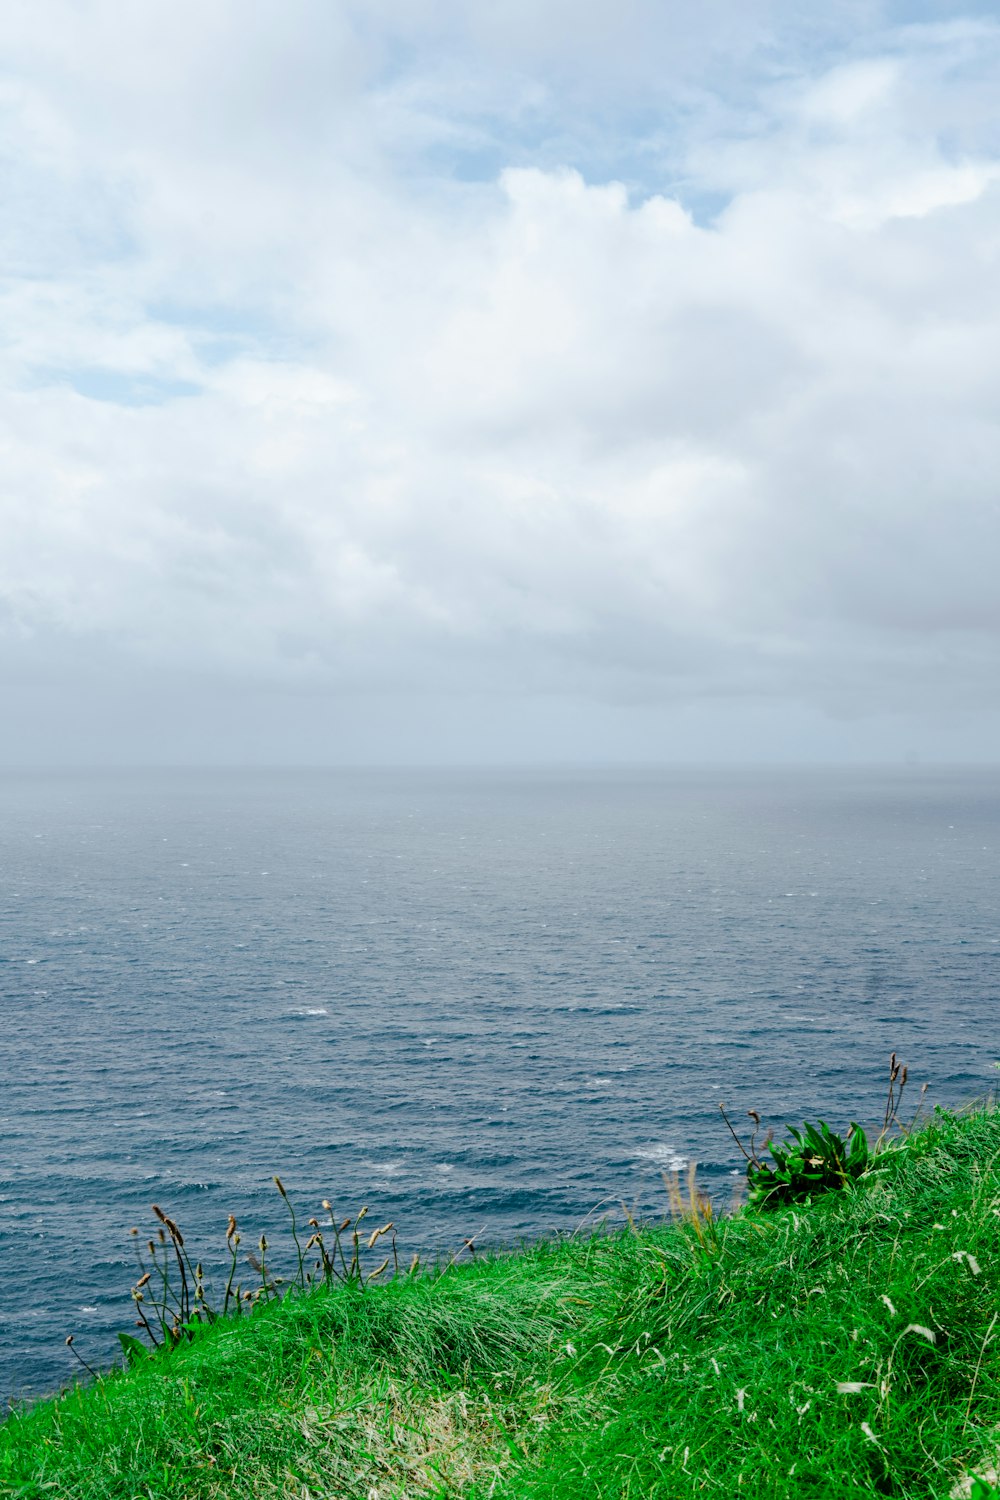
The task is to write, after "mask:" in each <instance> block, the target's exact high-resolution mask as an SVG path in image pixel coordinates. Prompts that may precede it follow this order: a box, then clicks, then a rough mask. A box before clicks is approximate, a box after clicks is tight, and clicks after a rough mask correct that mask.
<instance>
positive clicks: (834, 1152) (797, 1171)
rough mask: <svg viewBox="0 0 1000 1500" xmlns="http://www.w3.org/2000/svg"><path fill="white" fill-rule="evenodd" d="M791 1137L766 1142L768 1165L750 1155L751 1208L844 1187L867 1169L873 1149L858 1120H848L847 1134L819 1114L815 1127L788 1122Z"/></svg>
mask: <svg viewBox="0 0 1000 1500" xmlns="http://www.w3.org/2000/svg"><path fill="white" fill-rule="evenodd" d="M788 1130H789V1134H790V1135H791V1136H792V1140H791V1141H785V1142H784V1143H783V1144H782V1145H780V1146H776V1145H775V1144H774V1142H773V1141H771V1142H769V1143H768V1147H767V1149H768V1151H769V1152H770V1154H771V1157H772V1159H773V1163H774V1164H773V1166H772V1165H771V1164H770V1163H768V1162H762V1161H751V1162H750V1163H749V1165H748V1167H747V1183H748V1186H749V1190H750V1191H749V1201H750V1202H751V1203H752V1204H753V1205H754V1207H756V1208H771V1207H778V1206H779V1205H780V1204H783V1203H802V1202H807V1201H808V1200H809V1199H811V1198H813V1197H815V1196H816V1194H817V1193H828V1192H831V1191H836V1190H837V1189H839V1188H844V1187H846V1186H847V1184H848V1183H849V1182H851V1181H852V1180H854V1179H855V1178H858V1177H860V1176H861V1175H862V1173H864V1172H867V1171H868V1168H869V1166H870V1164H871V1160H872V1153H871V1150H870V1148H869V1145H868V1138H867V1136H866V1135H865V1133H864V1131H863V1130H862V1129H861V1127H860V1125H857V1124H855V1123H854V1122H853V1121H852V1122H851V1128H850V1130H849V1131H848V1133H847V1139H846V1140H845V1139H844V1138H843V1137H842V1136H839V1135H837V1134H836V1132H835V1131H833V1130H831V1129H830V1127H829V1125H827V1124H826V1122H825V1121H824V1120H820V1122H819V1129H817V1128H816V1126H815V1125H809V1124H808V1123H807V1124H805V1125H803V1127H802V1129H801V1130H796V1129H794V1127H792V1126H789V1127H788Z"/></svg>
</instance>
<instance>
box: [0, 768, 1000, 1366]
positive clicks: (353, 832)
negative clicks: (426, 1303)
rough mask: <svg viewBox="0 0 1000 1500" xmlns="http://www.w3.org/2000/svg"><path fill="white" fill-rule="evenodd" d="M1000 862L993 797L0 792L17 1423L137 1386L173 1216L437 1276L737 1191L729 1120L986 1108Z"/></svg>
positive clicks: (326, 774) (115, 781)
mask: <svg viewBox="0 0 1000 1500" xmlns="http://www.w3.org/2000/svg"><path fill="white" fill-rule="evenodd" d="M998 851H1000V776H998V774H997V773H994V772H990V771H971V770H961V771H944V770H940V771H923V770H919V769H916V768H900V769H898V770H882V771H858V770H852V771H839V772H832V771H800V772H790V771H781V772H777V771H753V772H750V771H747V772H743V773H741V772H735V771H732V770H716V771H694V770H691V771H667V770H650V771H640V770H608V771H597V770H595V771H579V770H576V771H555V770H551V771H549V770H546V771H527V770H517V771H514V770H511V771H504V772H499V771H468V772H460V771H447V772H445V771H440V772H432V771H420V772H416V771H414V772H390V771H378V772H375V771H372V772H346V771H319V770H316V771H308V770H295V771H287V770H286V771H277V770H275V771H234V772H224V771H181V770H177V771H158V772H152V771H144V772H134V773H121V772H118V773H113V774H112V773H101V774H98V773H86V774H85V773H72V774H70V773H66V774H55V773H46V774H10V773H7V774H4V775H2V776H0V1006H2V1009H0V1018H2V1030H0V1048H2V1058H3V1071H2V1079H3V1088H2V1095H0V1119H2V1128H3V1152H2V1158H0V1257H2V1266H3V1274H2V1277H0V1392H2V1394H4V1395H10V1394H16V1395H20V1396H26V1395H30V1394H40V1393H43V1392H46V1391H49V1390H51V1389H53V1388H56V1387H58V1386H59V1385H61V1384H63V1383H65V1382H66V1381H67V1380H70V1379H72V1378H73V1375H74V1368H73V1363H72V1359H71V1356H70V1353H69V1351H68V1350H67V1349H66V1347H65V1344H64V1339H65V1337H66V1335H67V1334H68V1333H73V1334H74V1335H75V1340H76V1345H77V1347H78V1348H80V1349H81V1350H82V1351H83V1352H84V1353H85V1354H86V1356H87V1358H88V1359H89V1360H90V1361H91V1362H92V1363H95V1364H101V1363H107V1362H108V1361H110V1359H111V1358H112V1357H113V1355H114V1352H115V1350H116V1348H117V1345H116V1341H115V1333H116V1331H117V1330H118V1329H120V1328H127V1327H128V1326H129V1324H130V1321H131V1316H132V1309H131V1304H130V1301H129V1294H128V1289H129V1286H130V1284H131V1281H132V1280H133V1278H134V1263H133V1262H132V1261H131V1260H130V1259H129V1256H130V1245H129V1233H128V1232H129V1229H130V1227H131V1226H133V1225H138V1226H139V1227H140V1228H143V1229H144V1230H145V1229H146V1228H148V1227H149V1226H150V1224H151V1219H150V1214H149V1205H150V1204H151V1203H153V1202H156V1203H159V1204H161V1205H162V1206H163V1207H164V1208H165V1209H166V1210H167V1212H169V1213H171V1214H172V1215H173V1216H174V1217H175V1218H176V1219H177V1220H178V1221H179V1222H180V1224H181V1226H182V1228H184V1229H185V1230H186V1231H187V1233H188V1237H189V1240H191V1241H192V1242H193V1243H194V1244H195V1249H196V1253H197V1252H198V1251H203V1253H204V1255H205V1259H206V1261H207V1262H209V1261H211V1260H212V1259H213V1257H214V1256H217V1257H218V1260H219V1261H221V1252H222V1249H223V1237H224V1232H225V1223H226V1216H227V1214H228V1213H229V1212H230V1211H232V1212H233V1213H235V1214H236V1215H237V1217H238V1218H239V1219H240V1221H241V1224H242V1225H243V1226H244V1228H245V1231H246V1240H245V1242H246V1243H247V1244H249V1243H250V1242H251V1241H252V1240H253V1239H254V1238H255V1237H256V1235H257V1234H259V1232H260V1230H261V1229H262V1228H266V1229H267V1232H268V1234H269V1237H271V1238H272V1239H274V1241H275V1242H276V1243H277V1242H278V1241H280V1239H281V1224H282V1207H281V1203H280V1200H279V1199H278V1198H277V1195H276V1194H275V1191H274V1188H273V1186H272V1185H271V1174H272V1173H274V1172H279V1173H280V1174H281V1175H282V1177H283V1179H284V1182H285V1185H286V1187H287V1188H288V1191H289V1194H290V1196H291V1197H292V1199H293V1201H295V1202H296V1204H297V1205H298V1206H299V1207H300V1209H302V1210H304V1211H305V1215H306V1216H308V1214H309V1213H312V1212H314V1211H316V1210H317V1209H318V1207H319V1203H320V1201H321V1200H322V1199H323V1198H324V1197H328V1198H330V1199H331V1200H333V1201H334V1202H335V1203H336V1204H337V1205H338V1206H342V1207H343V1209H344V1212H345V1213H346V1212H347V1211H348V1210H350V1209H352V1208H357V1207H360V1206H361V1205H362V1204H365V1203H367V1204H370V1205H371V1213H372V1217H373V1218H375V1217H377V1218H378V1219H379V1221H380V1222H384V1220H385V1219H388V1218H392V1219H394V1220H395V1222H396V1224H397V1226H398V1228H399V1234H400V1242H401V1246H402V1247H403V1250H404V1252H405V1253H406V1254H407V1255H408V1254H409V1253H410V1252H412V1251H416V1250H419V1251H422V1252H425V1253H427V1252H430V1253H434V1252H442V1253H448V1252H450V1251H453V1250H455V1249H457V1248H458V1246H459V1245H460V1244H461V1241H462V1239H463V1237H465V1236H469V1235H478V1236H479V1239H480V1241H481V1242H487V1241H492V1242H494V1243H497V1242H507V1243H510V1242H514V1241H517V1240H518V1239H520V1238H523V1237H525V1236H534V1235H538V1234H543V1233H547V1232H550V1231H553V1230H560V1231H568V1230H572V1229H573V1228H575V1227H576V1226H577V1225H578V1224H579V1223H580V1222H581V1221H582V1220H583V1219H584V1218H585V1217H586V1216H587V1215H594V1216H595V1217H598V1218H599V1217H602V1216H604V1215H605V1214H611V1215H614V1214H616V1213H617V1214H619V1215H620V1213H621V1208H620V1205H621V1204H622V1203H623V1202H624V1203H627V1204H628V1205H629V1206H630V1207H633V1208H635V1209H637V1210H638V1211H639V1212H640V1213H644V1214H653V1215H662V1214H663V1213H664V1212H665V1211H666V1206H667V1204H666V1193H665V1190H664V1187H663V1183H662V1181H661V1175H660V1174H661V1173H662V1172H663V1171H664V1170H669V1169H670V1168H672V1167H675V1166H678V1165H680V1164H682V1163H684V1162H685V1161H688V1160H690V1159H692V1158H694V1159H696V1160H697V1161H698V1162H699V1163H700V1164H701V1165H700V1168H699V1174H700V1177H701V1179H702V1181H703V1182H705V1183H706V1185H708V1186H710V1187H712V1188H713V1189H715V1190H717V1191H719V1192H725V1191H726V1190H727V1188H728V1185H729V1183H730V1180H731V1177H732V1174H733V1173H734V1172H736V1171H737V1169H738V1167H739V1158H738V1153H737V1151H736V1147H735V1145H734V1144H733V1142H732V1140H731V1138H730V1137H729V1136H728V1135H727V1133H726V1130H725V1128H724V1126H723V1124H722V1121H721V1118H720V1115H719V1112H718V1107H717V1106H718V1104H719V1102H720V1101H724V1102H725V1103H726V1105H727V1106H728V1107H729V1109H730V1111H731V1112H732V1113H733V1114H734V1116H735V1117H738V1118H745V1112H746V1110H747V1109H748V1108H750V1107H755V1108H757V1109H759V1110H760V1111H761V1112H762V1113H764V1114H765V1116H766V1117H768V1118H769V1119H771V1120H772V1121H773V1122H775V1123H776V1124H777V1125H779V1126H780V1125H781V1124H782V1123H783V1122H784V1121H786V1120H789V1121H791V1122H793V1123H794V1122H797V1121H800V1120H801V1119H802V1118H803V1117H812V1118H815V1117H816V1116H817V1115H822V1116H823V1117H824V1118H826V1119H828V1120H829V1121H830V1123H831V1124H834V1125H837V1126H843V1125H845V1124H846V1123H847V1121H848V1120H849V1119H850V1118H851V1117H857V1118H860V1119H862V1120H864V1121H872V1120H877V1119H878V1118H879V1117H880V1115H881V1108H882V1098H883V1095H884V1075H885V1067H886V1062H887V1058H888V1054H889V1052H890V1050H892V1049H895V1050H896V1051H897V1052H899V1053H900V1055H901V1056H902V1057H903V1058H904V1059H906V1060H907V1061H908V1063H909V1065H910V1069H911V1072H912V1074H913V1076H914V1078H915V1079H916V1080H917V1081H918V1082H919V1081H921V1080H926V1081H927V1082H928V1083H929V1084H930V1086H931V1092H930V1095H929V1098H930V1099H931V1100H932V1101H934V1100H936V1101H938V1102H942V1103H958V1102H961V1101H963V1100H965V1099H967V1098H969V1097H971V1096H973V1095H975V1094H977V1093H983V1092H984V1091H986V1090H987V1089H988V1088H990V1087H991V1086H992V1083H993V1081H994V1079H995V1078H996V1074H995V1071H994V1061H995V1059H996V1058H997V1057H998V1056H1000V1037H998V1026H997V1013H998V1012H997V996H998V984H1000V964H998V961H1000V862H998ZM914 1102H915V1101H914Z"/></svg>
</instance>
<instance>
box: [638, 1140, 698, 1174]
mask: <svg viewBox="0 0 1000 1500" xmlns="http://www.w3.org/2000/svg"><path fill="white" fill-rule="evenodd" d="M635 1155H636V1157H637V1158H638V1160H639V1161H650V1162H652V1163H653V1165H654V1166H656V1167H659V1168H660V1170H661V1171H662V1172H682V1171H683V1170H684V1168H685V1167H686V1166H687V1164H688V1159H687V1157H686V1156H682V1155H681V1153H680V1152H679V1151H678V1150H676V1149H675V1147H673V1146H671V1145H670V1143H669V1142H668V1141H653V1142H652V1143H651V1144H650V1145H648V1146H640V1147H639V1149H638V1150H637V1151H636V1153H635Z"/></svg>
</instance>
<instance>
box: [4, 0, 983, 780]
mask: <svg viewBox="0 0 1000 1500" xmlns="http://www.w3.org/2000/svg"><path fill="white" fill-rule="evenodd" d="M998 97H1000V16H998V15H997V12H996V10H995V7H994V6H993V5H992V4H989V5H987V4H976V3H971V0H970V3H969V4H967V5H957V4H952V3H945V0H922V3H921V0H909V3H903V0H895V3H893V0H830V3H828V4H827V5H824V6H817V7H810V6H803V5H801V4H800V3H799V0H793V3H789V0H573V3H570V0H499V3H498V0H363V3H360V0H359V3H354V0H261V3H259V4H254V5H252V6H248V5H246V4H245V3H243V0H169V3H164V0H143V3H142V4H141V5H135V4H133V3H131V0H5V4H4V6H3V9H2V12H0V174H2V203H3V212H2V215H0V694H2V697H0V703H2V704H3V709H2V716H0V764H4V765H8V766H11V765H26V764H27V765H30V764H59V763H64V762H72V763H86V764H108V765H115V764H121V763H157V764H163V763H167V764H170V763H181V764H187V763H195V764H198V763H205V764H230V763H240V764H243V763H247V764H260V763H263V764H272V763H290V764H344V763H349V764H407V763H417V764H424V763H455V762H472V763H476V762H482V763H494V762H514V763H530V762H534V761H539V762H553V761H554V762H560V761H582V762H602V761H612V762H618V761H624V762H672V761H709V762H715V761H723V762H727V761H736V760H745V761H764V762H775V763H782V762H795V761H819V762H824V761H833V762H849V763H863V762H872V761H879V762H886V761H888V762H902V763H911V764H912V763H914V762H916V763H924V762H934V761H972V762H996V761H1000V695H998V687H1000V583H998V572H1000V568H998V564H1000V114H998V113H997V110H996V99H997V98H998Z"/></svg>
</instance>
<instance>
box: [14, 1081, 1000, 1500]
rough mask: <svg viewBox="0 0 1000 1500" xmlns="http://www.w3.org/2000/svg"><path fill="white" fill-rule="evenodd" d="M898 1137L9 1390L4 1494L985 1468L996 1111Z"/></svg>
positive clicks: (860, 1477) (837, 1475)
mask: <svg viewBox="0 0 1000 1500" xmlns="http://www.w3.org/2000/svg"><path fill="white" fill-rule="evenodd" d="M879 1163H880V1165H879V1168H878V1170H877V1171H875V1172H874V1173H870V1174H867V1175H865V1176H863V1177H861V1178H860V1179H859V1181H858V1182H857V1183H856V1184H854V1185H852V1186H849V1187H848V1188H845V1189H844V1190H843V1191H839V1192H830V1193H826V1194H824V1195H823V1196H822V1197H820V1198H818V1199H816V1200H815V1201H814V1202H813V1203H812V1204H811V1205H801V1204H798V1205H796V1204H793V1205H790V1206H788V1207H784V1208H780V1209H771V1210H768V1211H758V1210H754V1209H750V1208H746V1209H743V1210H741V1211H740V1212H738V1213H736V1214H735V1215H733V1216H732V1217H730V1218H726V1219H722V1220H720V1221H718V1222H713V1221H711V1219H710V1218H707V1217H706V1216H705V1214H704V1212H699V1211H698V1209H697V1203H696V1202H695V1203H694V1204H693V1205H692V1204H689V1212H688V1215H687V1218H686V1220H685V1221H683V1222H677V1223H673V1224H671V1225H668V1226H666V1227H656V1228H648V1227H637V1228H635V1229H634V1230H626V1231H622V1232H618V1233H614V1234H605V1235H594V1236H591V1237H588V1238H586V1239H581V1238H572V1239H564V1240H559V1241H555V1242H550V1243H541V1244H538V1245H535V1246H533V1247H531V1248H529V1249H527V1250H524V1251H520V1252H517V1253H513V1254H510V1255H505V1256H498V1257H494V1258H490V1259H486V1260H479V1261H475V1262H473V1263H470V1264H464V1265H455V1266H452V1267H450V1268H448V1269H447V1270H445V1271H443V1272H439V1273H430V1274H416V1275H412V1276H407V1275H400V1276H398V1277H396V1278H395V1279H393V1280H391V1281H389V1282H387V1283H386V1284H384V1285H382V1284H380V1283H372V1284H370V1285H368V1286H367V1287H364V1288H362V1287H360V1286H358V1285H357V1284H352V1285H338V1286H334V1287H333V1288H330V1289H326V1288H323V1289H320V1290H317V1291H314V1292H311V1293H309V1294H307V1295H296V1296H287V1297H285V1298H283V1299H281V1300H278V1299H274V1300H272V1301H271V1302H270V1303H269V1304H268V1305H264V1304H263V1303H260V1304H258V1306H257V1307H256V1308H255V1310H254V1311H253V1313H252V1315H251V1316H246V1317H241V1318H232V1317H230V1318H227V1319H225V1320H219V1321H216V1322H215V1323H214V1324H212V1326H210V1327H205V1328H204V1329H199V1330H198V1331H197V1332H196V1336H195V1337H194V1338H192V1339H191V1340H190V1341H185V1342H183V1343H181V1344H180V1345H179V1346H178V1347H177V1348H176V1349H174V1350H173V1351H171V1352H170V1353H169V1354H167V1353H161V1354H160V1355H158V1356H156V1357H154V1358H148V1359H146V1358H139V1357H138V1356H137V1353H136V1351H133V1352H134V1353H136V1358H135V1359H134V1361H133V1364H132V1367H131V1368H129V1369H128V1370H125V1371H119V1372H113V1373H111V1374H108V1375H106V1376H104V1377H102V1378H100V1379H98V1380H96V1381H94V1382H93V1383H91V1384H89V1385H86V1386H80V1387H79V1388H77V1389H74V1390H71V1391H68V1392H67V1393H65V1394H64V1395H62V1396H61V1397H59V1398H58V1399H55V1400H52V1401H49V1402H44V1403H41V1404H40V1405H38V1406H37V1407H34V1408H32V1409H31V1410H29V1411H27V1412H18V1413H15V1414H14V1415H12V1416H11V1417H10V1418H9V1419H8V1421H7V1422H6V1423H5V1424H4V1425H3V1427H2V1428H0V1494H3V1495H5V1496H6V1495H19V1496H39V1497H41V1496H57V1497H60V1500H63V1497H65V1500H75V1497H79V1500H111V1497H116V1500H117V1497H121V1500H124V1497H128V1500H133V1497H149V1500H153V1497H156V1500H159V1497H164V1500H166V1497H170V1500H202V1497H204V1500H208V1497H220V1500H221V1497H227V1500H228V1497H251V1496H252V1497H255V1500H265V1497H267V1500H270V1497H277V1496H283V1497H300V1500H320V1497H324V1500H327V1497H330V1500H332V1497H337V1500H340V1497H355V1496H356V1497H359V1500H402V1497H414V1500H415V1497H429V1496H437V1497H444V1496H454V1497H458V1496H461V1497H464V1500H486V1497H487V1496H494V1497H497V1500H499V1497H518V1500H521V1497H523V1500H528V1497H533V1500H543V1497H544V1500H585V1497H598V1496H600V1497H607V1500H611V1497H615V1500H617V1497H634V1500H640V1497H641V1500H651V1497H663V1500H680V1497H685V1496H706V1495H718V1496H727V1497H733V1496H737V1495H741V1494H746V1495H748V1496H750V1495H754V1496H758V1497H759V1496H795V1497H798V1496H817V1497H820V1496H822V1497H840V1496H843V1497H849V1496H862V1495H865V1496H874V1495H882V1496H884V1495H893V1496H900V1497H904V1496H905V1497H914V1500H915V1497H921V1500H923V1497H935V1500H943V1497H946V1496H949V1495H951V1494H952V1493H955V1494H967V1493H969V1490H970V1488H971V1476H972V1475H974V1474H978V1475H985V1474H988V1473H990V1472H991V1471H992V1470H993V1468H994V1466H995V1465H996V1464H997V1463H998V1461H1000V1358H998V1347H1000V1344H998V1333H1000V1322H998V1317H1000V1114H997V1113H996V1112H994V1111H992V1110H988V1109H980V1110H978V1111H975V1112H970V1113H968V1114H964V1115H958V1116H955V1115H949V1114H944V1113H941V1112H938V1113H936V1114H935V1116H934V1118H933V1119H932V1121H931V1122H930V1123H929V1124H928V1125H926V1126H925V1127H923V1128H922V1129H920V1130H918V1131H916V1132H914V1133H912V1134H911V1135H910V1136H909V1137H908V1138H907V1139H906V1140H905V1142H903V1143H900V1144H899V1145H898V1146H897V1147H896V1148H895V1149H894V1150H892V1151H890V1152H889V1153H888V1154H886V1155H884V1156H882V1157H880V1158H879ZM168 1248H169V1247H168ZM983 1489H984V1492H988V1487H987V1486H984V1487H983Z"/></svg>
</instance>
